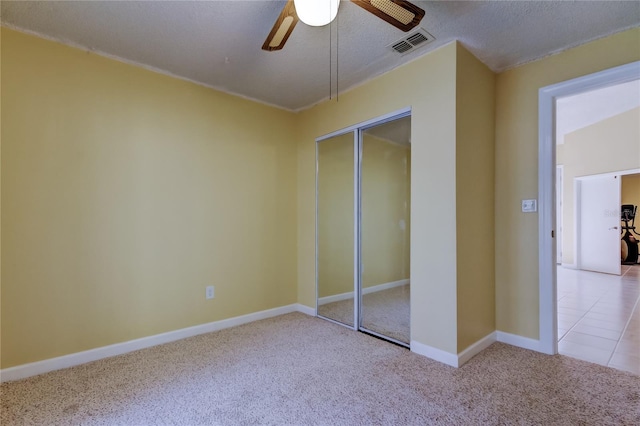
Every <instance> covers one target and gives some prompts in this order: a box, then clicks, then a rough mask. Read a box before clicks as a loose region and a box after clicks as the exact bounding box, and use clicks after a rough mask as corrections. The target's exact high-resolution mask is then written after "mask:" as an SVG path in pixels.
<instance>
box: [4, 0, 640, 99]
mask: <svg viewBox="0 0 640 426" xmlns="http://www.w3.org/2000/svg"><path fill="white" fill-rule="evenodd" d="M414 3H416V4H417V5H419V6H420V7H422V8H423V9H425V11H426V16H425V18H424V19H423V21H422V23H421V27H423V28H424V29H426V30H427V31H428V32H429V33H431V34H432V35H433V36H435V38H436V40H435V41H434V42H432V43H431V44H429V45H427V46H425V47H423V48H421V49H416V50H415V51H414V52H412V53H410V54H408V55H404V56H399V55H398V54H397V53H394V52H392V51H390V50H388V49H387V48H386V46H388V45H389V44H390V43H392V42H394V41H396V40H398V39H400V38H401V37H403V36H404V35H405V33H403V32H402V31H400V30H398V29H396V28H394V27H393V26H391V25H389V24H387V23H386V22H384V21H382V20H380V19H379V18H377V17H375V16H374V15H372V14H370V13H368V12H366V11H365V10H363V9H361V8H359V7H357V6H355V5H354V4H352V3H350V2H348V1H342V2H341V6H340V11H339V12H338V19H337V20H336V22H335V23H334V24H333V29H334V31H333V33H332V34H331V36H332V37H331V42H332V47H333V50H332V52H333V54H334V57H333V61H332V63H333V66H332V69H333V72H332V73H330V72H329V70H330V29H329V27H321V28H317V27H308V26H306V25H304V24H302V23H299V24H298V25H297V26H296V28H295V30H294V31H293V34H292V35H291V38H290V39H289V41H288V42H287V45H286V46H285V48H284V50H282V51H279V52H265V51H263V50H261V49H260V47H261V46H262V43H263V42H264V39H265V37H266V36H267V34H268V33H269V31H270V30H271V27H272V25H273V23H274V21H275V19H276V17H277V16H278V14H279V13H280V10H281V9H282V7H283V6H284V2H283V1H270V0H254V1H245V0H227V1H200V2H194V1H178V2H174V1H69V2H65V1H44V2H31V1H7V0H3V1H2V3H1V6H0V14H1V21H2V24H3V25H6V26H9V27H12V28H17V29H21V30H25V31H29V32H33V33H36V34H40V35H43V36H46V37H49V38H52V39H55V40H59V41H62V42H64V43H67V44H71V45H75V46H80V47H83V48H87V49H90V50H93V51H96V52H98V53H102V54H106V55H108V56H113V57H117V58H120V59H123V60H125V61H129V62H134V63H137V64H141V65H144V66H146V67H149V68H153V69H156V70H161V71H163V72H166V73H170V74H173V75H176V76H179V77H182V78H186V79H190V80H193V81H196V82H198V83H201V84H205V85H207V86H211V87H214V88H217V89H220V90H223V91H226V92H230V93H234V94H238V95H241V96H245V97H248V98H251V99H255V100H258V101H261V102H265V103H268V104H272V105H276V106H279V107H282V108H285V109H289V110H299V109H302V108H306V107H308V106H311V105H313V104H315V103H317V102H320V101H322V100H324V99H325V98H327V97H328V96H329V88H330V83H331V87H332V90H333V93H334V94H335V91H336V90H339V91H340V92H342V91H344V90H346V89H348V88H350V87H353V86H355V85H358V84H360V83H362V82H364V81H366V80H369V79H371V78H373V77H375V76H377V75H379V74H382V73H384V72H387V71H389V70H391V69H393V68H396V67H398V66H400V65H402V64H403V63H406V62H408V61H411V60H413V59H415V58H416V57H418V56H420V55H423V54H425V53H427V52H428V51H430V50H433V49H435V48H438V47H439V46H442V45H444V44H446V43H449V42H451V41H452V40H455V39H457V40H460V41H461V42H462V43H463V45H465V46H466V47H467V48H468V49H469V50H470V51H471V52H472V53H474V54H475V55H476V56H477V57H478V58H479V59H480V60H482V61H483V62H484V63H485V64H487V65H488V66H489V67H490V68H492V69H493V70H494V71H501V70H504V69H506V68H509V67H513V66H516V65H519V64H522V63H525V62H528V61H531V60H535V59H538V58H540V57H543V56H546V55H548V54H551V53H554V52H557V51H561V50H564V49H566V48H569V47H572V46H575V45H579V44H582V43H584V42H586V41H589V40H592V39H595V38H599V37H602V36H605V35H608V34H612V33H615V32H618V31H621V30H623V29H626V28H630V27H634V26H638V25H640V2H638V1H620V2H619V1H602V2H601V1H577V2H576V1H489V2H485V1H469V2H456V1H414ZM336 39H337V40H338V42H337V46H336ZM336 51H337V52H339V54H338V58H337V61H336V57H335V53H336ZM336 63H337V64H338V66H336ZM336 73H337V75H338V78H337V79H336ZM330 79H331V80H330ZM336 82H337V84H336Z"/></svg>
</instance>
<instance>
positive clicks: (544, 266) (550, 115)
mask: <svg viewBox="0 0 640 426" xmlns="http://www.w3.org/2000/svg"><path fill="white" fill-rule="evenodd" d="M639 78H640V61H636V62H631V63H629V64H626V65H622V66H619V67H615V68H611V69H608V70H604V71H600V72H597V73H593V74H589V75H585V76H582V77H578V78H575V79H572V80H567V81H563V82H560V83H557V84H553V85H551V86H546V87H542V88H540V90H539V91H538V120H539V121H538V206H539V213H538V230H539V234H538V262H539V263H538V270H539V274H538V296H539V301H540V303H539V308H538V309H539V310H538V312H539V329H540V334H539V338H538V341H537V347H535V346H534V345H533V344H530V345H529V346H528V347H529V348H531V349H536V350H538V351H539V352H543V353H547V354H556V353H558V330H557V324H558V318H557V310H556V308H557V300H556V297H557V294H556V254H555V250H556V242H555V241H554V235H553V234H554V231H555V230H556V229H557V228H556V223H555V209H556V193H555V190H554V188H555V167H556V152H555V150H556V141H555V102H556V99H557V98H561V97H564V96H571V95H576V94H578V93H583V92H587V91H589V90H594V89H599V88H602V87H607V86H612V85H615V84H622V83H626V82H629V81H633V80H637V79H639Z"/></svg>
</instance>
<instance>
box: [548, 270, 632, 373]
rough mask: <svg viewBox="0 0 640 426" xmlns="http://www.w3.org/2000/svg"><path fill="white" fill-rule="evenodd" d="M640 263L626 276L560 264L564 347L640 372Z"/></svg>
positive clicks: (560, 343)
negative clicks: (568, 267) (583, 269)
mask: <svg viewBox="0 0 640 426" xmlns="http://www.w3.org/2000/svg"><path fill="white" fill-rule="evenodd" d="M639 300H640V265H634V266H625V265H623V266H622V275H621V276H616V275H608V274H600V273H597V272H588V271H580V270H576V269H567V268H563V267H561V266H558V351H559V352H560V353H561V354H563V355H567V356H570V357H573V358H579V359H582V360H585V361H590V362H594V363H596V364H601V365H607V366H610V367H614V368H617V369H620V370H626V371H631V372H633V373H636V374H640V306H639V304H640V303H639Z"/></svg>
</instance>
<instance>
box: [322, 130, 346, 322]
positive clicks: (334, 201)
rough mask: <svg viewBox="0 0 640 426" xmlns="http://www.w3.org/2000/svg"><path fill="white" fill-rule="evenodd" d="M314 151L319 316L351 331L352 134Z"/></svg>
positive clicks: (323, 144) (329, 140)
mask: <svg viewBox="0 0 640 426" xmlns="http://www.w3.org/2000/svg"><path fill="white" fill-rule="evenodd" d="M316 149H317V151H316V153H317V162H318V164H317V178H316V184H317V218H316V226H317V230H316V233H317V237H316V243H317V251H316V253H317V258H316V263H317V265H316V270H317V296H318V300H317V307H318V315H319V316H322V317H324V318H328V319H330V320H333V321H338V322H340V323H342V324H346V325H349V326H351V327H353V325H354V318H355V317H354V309H355V308H354V290H353V289H354V285H353V277H354V269H353V265H354V259H355V254H354V253H355V251H354V238H355V224H354V219H353V218H354V211H355V205H354V194H355V189H354V176H355V175H354V149H353V134H352V133H346V134H343V135H339V136H334V137H332V138H329V139H325V140H323V141H322V142H318V143H317V145H316Z"/></svg>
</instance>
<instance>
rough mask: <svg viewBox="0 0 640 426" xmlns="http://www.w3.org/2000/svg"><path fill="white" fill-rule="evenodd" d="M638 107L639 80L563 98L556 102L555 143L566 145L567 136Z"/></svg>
mask: <svg viewBox="0 0 640 426" xmlns="http://www.w3.org/2000/svg"><path fill="white" fill-rule="evenodd" d="M638 107H640V80H634V81H630V82H628V83H623V84H617V85H615V86H609V87H605V88H602V89H596V90H591V91H588V92H584V93H580V94H578V95H573V96H566V97H564V98H560V99H558V100H557V101H556V143H558V144H563V143H564V135H566V134H567V133H571V132H575V131H576V130H578V129H582V128H583V127H587V126H590V125H592V124H595V123H597V122H599V121H602V120H605V119H607V118H611V117H613V116H615V115H618V114H622V113H623V112H626V111H629V110H632V109H634V108H638ZM638 118H640V117H638ZM638 126H640V120H639V121H638Z"/></svg>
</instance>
